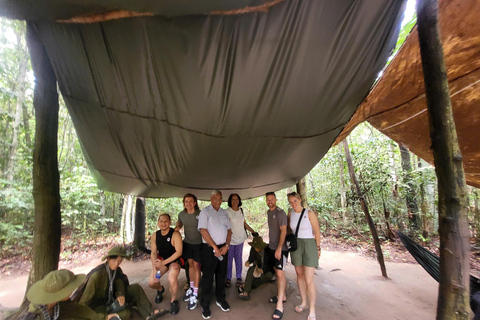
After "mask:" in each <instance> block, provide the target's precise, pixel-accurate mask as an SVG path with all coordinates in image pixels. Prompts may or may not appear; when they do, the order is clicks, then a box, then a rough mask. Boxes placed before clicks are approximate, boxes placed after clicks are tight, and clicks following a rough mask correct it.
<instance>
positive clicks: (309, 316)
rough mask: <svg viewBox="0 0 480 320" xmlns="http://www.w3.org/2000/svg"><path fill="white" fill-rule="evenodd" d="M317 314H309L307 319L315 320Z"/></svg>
mask: <svg viewBox="0 0 480 320" xmlns="http://www.w3.org/2000/svg"><path fill="white" fill-rule="evenodd" d="M315 319H316V315H315V314H314V315H313V316H312V315H311V314H309V315H308V317H307V320H315Z"/></svg>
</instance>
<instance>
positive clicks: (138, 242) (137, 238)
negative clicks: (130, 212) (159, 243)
mask: <svg viewBox="0 0 480 320" xmlns="http://www.w3.org/2000/svg"><path fill="white" fill-rule="evenodd" d="M133 245H134V246H135V247H136V248H138V249H141V248H145V199H144V198H140V197H138V198H137V201H136V204H135V233H134V236H133Z"/></svg>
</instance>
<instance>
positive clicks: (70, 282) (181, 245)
mask: <svg viewBox="0 0 480 320" xmlns="http://www.w3.org/2000/svg"><path fill="white" fill-rule="evenodd" d="M222 200H223V199H222V193H221V192H220V191H214V192H212V194H211V197H210V204H209V205H208V206H207V207H205V208H204V209H202V210H200V209H199V207H198V204H197V198H196V197H195V195H193V194H190V193H189V194H186V195H185V196H184V198H183V204H184V210H183V211H182V212H180V213H179V215H178V220H177V223H176V226H175V228H172V227H171V217H170V215H169V214H166V213H163V214H160V216H159V218H158V223H157V224H158V228H159V230H158V231H156V232H155V233H154V234H153V235H152V238H151V263H152V271H151V273H150V276H149V280H148V285H149V286H150V287H151V288H153V289H156V290H157V293H156V297H155V302H156V303H160V302H161V301H162V300H163V293H164V292H165V288H164V287H163V286H162V284H161V282H160V279H161V277H163V276H164V275H165V274H168V276H167V278H168V283H169V292H170V313H171V314H176V313H178V312H179V303H178V300H177V294H178V276H179V273H180V270H181V268H182V267H183V266H184V265H185V264H187V265H188V274H187V278H188V279H189V283H188V289H187V291H186V293H185V295H184V296H183V300H184V301H185V302H188V304H187V306H186V308H187V309H189V310H193V309H195V308H196V307H197V305H198V303H200V306H201V308H202V317H203V318H204V319H209V318H211V316H212V313H211V311H210V301H211V299H212V296H213V295H215V298H216V305H217V306H218V307H219V308H220V309H221V310H222V311H224V312H228V311H229V310H230V306H229V304H228V302H227V301H226V294H225V288H228V287H230V286H231V280H232V269H233V261H234V260H235V269H236V283H235V285H236V287H237V288H238V291H239V293H240V294H239V296H240V298H242V299H244V300H249V299H250V293H251V290H252V289H255V288H257V287H258V286H260V285H262V284H264V283H267V282H270V281H271V279H272V278H273V276H274V275H275V276H276V279H277V295H275V296H273V297H271V298H270V299H269V302H271V303H275V304H276V307H275V311H274V312H273V315H272V318H273V319H282V317H283V312H284V308H283V304H284V303H285V302H286V293H285V290H286V277H285V266H286V263H287V258H288V254H289V252H288V251H287V246H286V241H285V238H286V235H287V233H288V232H292V231H293V232H295V231H296V230H297V229H298V234H297V243H298V248H297V250H296V251H293V252H291V262H292V264H293V265H294V266H295V271H296V274H297V284H298V288H299V291H300V297H301V303H300V304H299V305H297V306H295V311H296V312H297V313H302V312H303V311H306V310H308V311H309V313H308V318H307V320H314V319H315V316H316V314H315V299H316V292H315V287H314V284H313V277H314V271H315V268H316V267H317V266H318V259H319V258H320V254H321V250H320V228H319V224H318V220H317V218H316V215H315V214H314V213H313V212H312V211H310V210H306V209H304V208H303V207H302V205H301V197H300V195H298V193H296V192H293V193H289V194H288V201H289V203H290V206H291V208H292V210H291V211H290V212H289V213H288V215H287V214H286V213H285V211H284V210H282V209H281V208H279V207H277V205H276V203H277V199H276V196H275V193H273V192H269V193H267V194H266V204H267V206H268V211H267V217H268V228H269V243H268V244H267V243H265V242H264V241H263V239H262V237H260V236H258V234H257V233H256V232H255V231H254V230H253V229H252V228H251V227H250V226H249V225H248V223H247V222H246V221H245V217H244V213H243V210H242V209H241V204H242V201H241V198H240V196H239V195H238V194H232V195H230V197H229V199H228V207H229V208H228V209H227V210H224V209H223V208H221V204H222ZM182 228H183V229H184V235H185V237H184V239H183V240H182V237H181V235H180V233H179V231H180V230H181V229H182ZM247 230H248V231H250V232H251V233H252V235H253V236H254V237H253V241H251V242H249V245H250V246H251V250H250V254H249V258H248V261H246V262H245V266H246V267H248V268H249V269H248V271H247V276H246V278H245V283H243V281H242V263H243V262H242V255H243V244H244V242H245V240H246V238H247ZM125 257H127V255H126V251H125V249H124V248H122V247H115V248H113V249H111V250H110V251H109V253H108V254H107V255H106V256H105V257H104V260H106V262H105V263H104V264H101V265H99V266H98V267H96V268H95V269H93V270H92V271H91V272H90V273H89V275H88V276H87V278H88V280H86V283H84V285H83V286H80V287H81V290H77V291H79V294H80V298H78V299H77V300H78V304H76V302H71V303H70V304H67V302H66V301H67V300H69V296H70V293H72V291H73V290H74V289H75V288H76V287H78V286H79V284H81V282H82V281H81V280H84V279H85V276H83V275H77V276H75V275H73V274H72V273H71V272H70V271H68V270H59V271H54V272H53V274H52V275H51V274H49V275H47V276H46V277H45V278H44V280H42V281H43V285H45V286H50V287H51V286H52V283H61V284H60V285H59V286H63V287H64V288H68V290H66V291H65V289H63V291H62V293H61V294H60V293H59V294H57V295H56V296H55V299H54V300H55V301H50V300H51V299H50V300H48V301H47V300H41V301H40V300H38V301H36V299H37V295H36V294H34V293H32V294H30V296H28V297H29V299H30V301H32V305H31V308H30V309H31V310H30V311H31V314H36V315H38V317H39V318H40V319H42V320H43V319H44V320H56V319H62V317H59V315H62V314H70V313H71V312H70V313H69V312H66V311H64V312H63V313H62V312H60V311H59V310H60V306H61V305H62V304H63V307H62V309H68V310H76V311H74V313H76V314H77V315H80V314H81V315H83V316H82V317H79V318H80V319H98V320H100V319H107V320H110V319H111V320H115V319H117V318H119V319H122V320H126V319H128V318H129V317H130V311H129V309H128V307H127V306H132V305H135V306H136V308H137V309H138V311H139V313H140V314H141V315H142V317H143V318H144V319H147V320H155V319H156V318H158V317H160V316H161V315H162V313H161V312H159V311H158V310H155V309H154V308H153V307H152V304H151V303H150V301H149V300H148V298H147V297H146V295H145V292H144V291H143V289H142V288H141V287H140V286H139V285H138V284H129V282H128V278H127V277H126V275H124V274H123V272H122V270H121V269H120V268H119V266H120V264H121V262H122V261H123V259H124V258H125ZM59 279H60V280H59ZM62 281H63V282H62ZM214 282H215V289H214V288H213V284H214ZM39 283H41V282H39ZM39 287H40V284H38V285H37V284H36V285H34V286H32V289H35V288H37V289H35V290H39V289H38V288H39ZM199 288H201V290H202V291H201V296H200V299H199V298H198V297H199ZM70 289H71V290H70ZM67 291H68V292H67ZM64 295H65V297H64ZM60 302H62V304H59V303H60ZM117 320H118V319H117Z"/></svg>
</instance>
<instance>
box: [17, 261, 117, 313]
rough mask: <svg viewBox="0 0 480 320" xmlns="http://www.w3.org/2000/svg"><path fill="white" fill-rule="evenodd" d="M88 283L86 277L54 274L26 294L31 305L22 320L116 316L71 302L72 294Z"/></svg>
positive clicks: (47, 276)
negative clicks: (84, 283)
mask: <svg viewBox="0 0 480 320" xmlns="http://www.w3.org/2000/svg"><path fill="white" fill-rule="evenodd" d="M84 280H85V275H84V274H77V275H74V274H73V273H72V272H71V271H69V270H65V269H62V270H55V271H52V272H50V273H49V274H47V275H46V276H45V277H44V278H43V279H42V280H40V281H38V282H36V283H34V284H33V285H32V286H31V287H30V289H29V290H28V292H27V299H28V300H29V301H30V302H31V303H30V307H29V309H28V313H27V314H26V315H24V316H23V317H22V316H21V317H20V319H29V320H34V319H35V320H62V319H65V320H66V319H78V320H105V319H110V318H111V317H113V316H115V314H110V315H108V316H106V315H105V314H102V313H97V312H95V311H93V310H92V309H90V308H89V307H87V306H84V305H80V304H78V303H76V302H73V301H70V300H69V297H70V294H71V293H72V292H73V291H74V290H75V289H77V288H78V287H79V286H80V285H81V284H82V283H83V281H84Z"/></svg>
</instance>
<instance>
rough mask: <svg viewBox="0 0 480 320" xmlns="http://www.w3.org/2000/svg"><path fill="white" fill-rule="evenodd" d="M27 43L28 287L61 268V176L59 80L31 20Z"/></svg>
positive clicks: (28, 24) (28, 25)
mask: <svg viewBox="0 0 480 320" xmlns="http://www.w3.org/2000/svg"><path fill="white" fill-rule="evenodd" d="M27 45H28V49H29V51H30V57H31V62H32V67H33V72H34V75H35V89H34V97H33V106H34V108H35V122H36V128H35V145H34V151H33V199H34V204H35V223H34V227H33V260H32V269H31V270H30V275H29V279H28V283H27V290H28V288H29V287H30V286H31V285H32V284H33V283H35V282H37V281H39V280H41V279H42V278H43V277H44V276H45V275H46V274H47V273H49V272H50V271H52V270H56V269H57V268H58V261H59V259H60V243H61V241H60V235H61V216H60V175H59V172H58V160H57V146H58V144H57V133H58V108H59V104H58V92H57V79H56V76H55V73H54V72H53V68H52V65H51V63H50V60H49V58H48V55H47V52H46V50H45V47H44V46H43V43H42V40H41V39H40V35H39V34H38V31H37V28H36V26H35V24H33V23H31V22H28V23H27Z"/></svg>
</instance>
